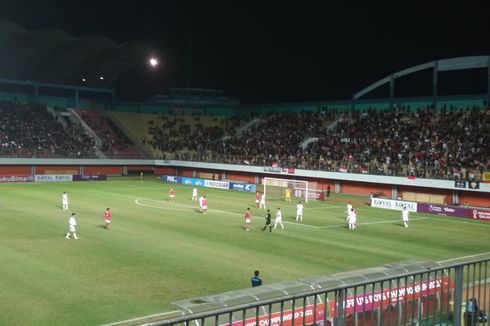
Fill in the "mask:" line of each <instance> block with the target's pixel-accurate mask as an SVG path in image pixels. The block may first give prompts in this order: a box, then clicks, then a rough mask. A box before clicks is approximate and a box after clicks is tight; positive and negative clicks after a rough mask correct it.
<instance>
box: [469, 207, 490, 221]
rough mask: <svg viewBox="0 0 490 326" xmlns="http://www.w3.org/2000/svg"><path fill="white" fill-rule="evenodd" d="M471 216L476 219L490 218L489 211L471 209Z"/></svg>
mask: <svg viewBox="0 0 490 326" xmlns="http://www.w3.org/2000/svg"><path fill="white" fill-rule="evenodd" d="M472 213H473V218H474V219H478V220H490V211H482V210H479V209H474V210H473V212H472Z"/></svg>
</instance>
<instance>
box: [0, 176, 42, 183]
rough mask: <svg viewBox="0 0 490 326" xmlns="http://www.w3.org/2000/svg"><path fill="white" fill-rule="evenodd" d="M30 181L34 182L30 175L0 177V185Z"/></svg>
mask: <svg viewBox="0 0 490 326" xmlns="http://www.w3.org/2000/svg"><path fill="white" fill-rule="evenodd" d="M32 181H34V177H33V176H31V175H0V183H11V182H32Z"/></svg>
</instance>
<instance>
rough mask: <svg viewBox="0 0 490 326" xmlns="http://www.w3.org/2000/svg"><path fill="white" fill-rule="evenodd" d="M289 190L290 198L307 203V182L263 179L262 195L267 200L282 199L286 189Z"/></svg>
mask: <svg viewBox="0 0 490 326" xmlns="http://www.w3.org/2000/svg"><path fill="white" fill-rule="evenodd" d="M288 188H289V190H291V197H293V198H301V199H302V200H303V201H304V202H308V197H310V196H308V192H309V188H308V181H304V180H291V179H280V178H269V177H265V178H264V195H265V196H266V198H267V200H274V199H282V198H284V196H285V192H286V189H288Z"/></svg>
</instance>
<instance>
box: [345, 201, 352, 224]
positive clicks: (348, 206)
mask: <svg viewBox="0 0 490 326" xmlns="http://www.w3.org/2000/svg"><path fill="white" fill-rule="evenodd" d="M345 207H346V211H345V212H346V213H347V216H346V220H347V221H349V214H350V212H351V211H352V204H351V203H350V202H348V203H347V205H346V206H345Z"/></svg>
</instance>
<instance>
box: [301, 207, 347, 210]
mask: <svg viewBox="0 0 490 326" xmlns="http://www.w3.org/2000/svg"><path fill="white" fill-rule="evenodd" d="M339 207H343V206H322V207H313V208H308V207H305V211H307V210H308V211H314V210H321V209H329V208H339Z"/></svg>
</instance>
